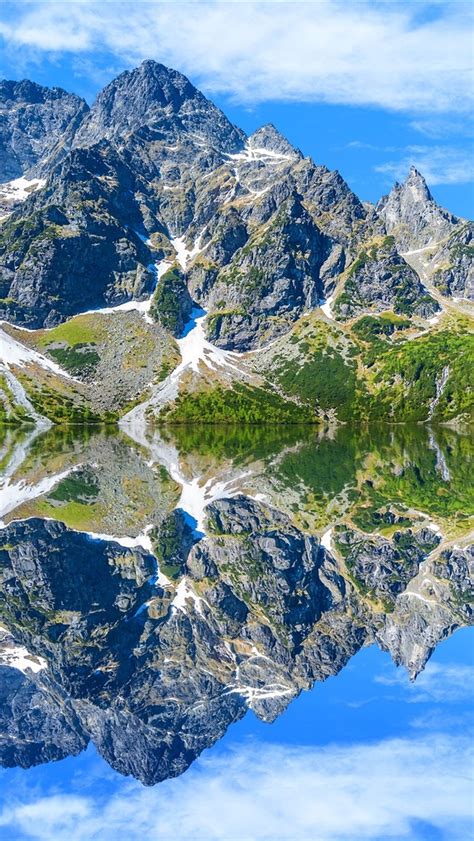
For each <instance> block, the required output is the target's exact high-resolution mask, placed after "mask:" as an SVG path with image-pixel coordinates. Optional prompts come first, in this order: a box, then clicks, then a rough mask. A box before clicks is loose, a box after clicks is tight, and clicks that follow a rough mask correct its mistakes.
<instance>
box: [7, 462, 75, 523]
mask: <svg viewBox="0 0 474 841" xmlns="http://www.w3.org/2000/svg"><path fill="white" fill-rule="evenodd" d="M79 467H80V465H76V466H75V467H73V468H69V469H68V470H64V471H63V472H62V473H56V474H55V475H54V476H47V477H46V478H45V479H42V480H41V481H40V482H37V483H36V485H29V484H27V483H26V482H24V481H20V482H16V483H14V484H12V483H11V481H10V478H9V477H6V478H5V479H2V480H0V518H2V517H4V516H5V514H9V513H10V512H11V511H14V510H15V508H18V506H19V505H22V504H23V503H24V502H31V500H33V499H37V498H38V497H39V496H43V494H46V493H49V491H50V490H52V489H53V488H54V487H55V485H57V484H58V482H60V481H61V480H62V479H66V477H67V476H69V474H70V473H73V472H74V471H75V470H78V469H79ZM4 527H5V523H4V522H3V520H2V519H0V528H4Z"/></svg>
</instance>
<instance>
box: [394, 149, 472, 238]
mask: <svg viewBox="0 0 474 841" xmlns="http://www.w3.org/2000/svg"><path fill="white" fill-rule="evenodd" d="M377 212H378V213H379V215H380V216H381V217H382V219H383V220H384V222H385V227H386V229H387V233H389V234H393V236H394V237H395V239H396V241H397V244H398V245H399V247H400V250H401V251H409V250H411V249H417V248H423V247H425V246H427V245H430V244H431V243H433V242H439V241H440V240H443V239H445V238H446V237H447V236H449V235H450V234H451V233H452V231H453V229H454V227H455V226H456V225H458V224H459V222H460V220H459V219H458V218H457V217H456V216H453V214H452V213H449V211H447V210H444V209H443V208H442V207H439V205H438V204H436V202H435V200H434V198H433V196H432V195H431V193H430V191H429V189H428V187H427V184H426V181H425V179H424V178H423V176H422V175H421V173H419V172H418V170H416V169H415V167H413V166H412V167H411V168H410V172H409V174H408V177H407V179H406V181H404V183H403V184H395V186H394V187H393V189H392V191H391V192H390V193H389V195H388V196H384V197H383V198H382V199H380V201H379V203H378V205H377Z"/></svg>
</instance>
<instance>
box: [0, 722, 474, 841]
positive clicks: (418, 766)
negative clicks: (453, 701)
mask: <svg viewBox="0 0 474 841" xmlns="http://www.w3.org/2000/svg"><path fill="white" fill-rule="evenodd" d="M472 754H473V747H472V742H471V740H470V739H468V738H467V737H459V738H450V737H448V736H430V737H427V738H414V739H392V740H386V741H383V742H379V743H375V744H359V745H351V746H343V747H338V746H329V747H326V748H322V749H319V750H317V749H314V748H296V747H293V746H291V747H290V746H274V745H264V744H260V743H259V744H252V743H251V744H248V745H245V746H241V747H239V748H238V749H236V750H234V751H233V752H230V751H226V752H225V753H221V754H220V755H219V754H218V755H217V756H216V754H214V753H209V754H206V755H205V757H203V758H201V760H200V761H199V762H198V763H196V765H195V766H193V768H191V770H190V771H189V772H188V773H187V774H185V775H184V776H183V777H180V778H179V779H177V780H170V781H167V782H166V783H163V784H161V785H160V786H157V787H155V788H153V789H144V788H142V787H141V786H139V785H138V784H137V783H133V782H130V781H128V780H124V781H120V783H119V786H118V791H117V793H115V794H113V795H112V796H109V797H108V798H101V797H100V796H98V795H97V794H96V793H95V792H96V788H95V787H91V792H92V793H91V794H89V795H84V796H77V795H74V796H71V795H69V794H63V795H61V794H55V795H53V796H51V797H42V798H39V799H35V800H33V799H32V800H31V801H30V802H25V801H24V800H23V802H19V801H18V800H15V798H14V793H13V792H11V791H6V792H5V795H6V798H5V801H6V802H9V805H8V806H5V808H4V810H3V812H2V813H1V814H0V835H1V832H2V828H3V831H4V832H6V833H8V832H10V833H11V835H7V836H6V837H14V838H18V839H20V838H25V839H36V841H53V839H54V841H116V839H117V838H119V837H125V838H127V839H129V841H135V839H140V841H142V839H143V838H148V839H151V841H161V839H166V841H170V839H176V841H181V840H182V839H183V841H184V839H186V841H198V839H199V841H204V839H205V841H314V839H318V841H353V839H354V838H357V839H358V841H364V839H365V841H369V839H372V841H375V839H376V841H382V839H385V838H387V839H388V838H397V839H402V838H404V839H413V841H414V839H416V838H418V837H419V836H418V834H417V829H416V822H417V821H423V822H426V823H428V824H431V825H432V826H433V827H434V828H435V829H436V830H438V831H439V832H440V833H443V838H444V839H446V841H448V839H452V841H454V839H458V838H463V837H464V838H467V837H468V836H469V826H470V803H471V801H470V771H471V770H472V761H473V756H472Z"/></svg>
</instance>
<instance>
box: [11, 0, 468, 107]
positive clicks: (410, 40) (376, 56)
mask: <svg viewBox="0 0 474 841" xmlns="http://www.w3.org/2000/svg"><path fill="white" fill-rule="evenodd" d="M432 10H433V3H431V2H430V3H429V2H423V1H422V2H418V3H413V4H409V3H388V2H385V3H380V2H369V0H362V1H361V2H354V1H353V2H342V0H318V2H292V3H291V4H290V3H280V2H210V1H209V2H208V0H203V2H190V3H189V2H188V3H168V2H159V0H149V2H144V3H136V2H134V3H129V2H105V3H104V2H99V0H82V2H79V0H77V2H68V3H56V2H47V0H35V1H34V2H23V3H21V4H18V3H17V4H11V3H6V4H4V5H3V13H2V20H1V21H0V35H1V36H3V39H4V42H5V44H6V46H7V47H8V48H10V49H14V50H15V49H16V50H17V51H18V52H19V54H20V55H21V54H22V52H23V51H25V50H34V51H43V52H48V53H50V54H54V53H61V52H72V53H74V54H76V55H79V54H81V53H82V54H86V53H87V54H88V55H93V54H94V53H96V52H97V53H99V54H100V53H103V52H106V53H108V54H109V55H112V56H114V57H119V58H120V60H121V61H123V62H124V63H126V64H128V65H132V64H135V63H137V62H139V61H140V60H141V59H143V58H156V59H158V60H160V61H163V62H165V63H167V64H170V65H172V66H174V67H177V68H179V69H181V70H183V71H184V72H186V73H188V74H189V75H190V76H191V77H192V78H193V79H194V80H195V81H197V82H199V83H200V85H201V86H203V87H204V88H205V89H206V90H207V91H208V92H210V93H216V92H219V93H224V94H228V95H231V96H233V97H234V98H236V99H237V100H239V101H241V102H249V103H250V102H261V101H264V100H295V99H297V100H300V101H321V102H333V103H345V104H359V105H360V104H364V105H374V106H381V107H384V108H391V109H396V110H405V111H410V112H414V111H432V112H443V111H453V110H458V111H467V110H468V109H469V108H470V104H471V102H472V83H471V78H470V68H471V67H472V63H471V62H472V59H471V52H470V50H471V43H470V27H469V23H468V17H469V15H470V11H469V6H468V4H466V3H463V2H456V0H451V2H447V3H440V4H438V7H437V10H436V14H433V11H432Z"/></svg>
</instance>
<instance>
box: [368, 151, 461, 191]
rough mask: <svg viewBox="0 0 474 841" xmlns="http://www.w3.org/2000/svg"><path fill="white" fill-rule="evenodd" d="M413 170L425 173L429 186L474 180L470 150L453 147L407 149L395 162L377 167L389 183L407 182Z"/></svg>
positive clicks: (376, 169) (377, 170)
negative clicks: (409, 171)
mask: <svg viewBox="0 0 474 841" xmlns="http://www.w3.org/2000/svg"><path fill="white" fill-rule="evenodd" d="M410 166H415V167H416V168H417V169H418V170H419V171H420V172H422V173H423V175H424V177H425V178H426V180H427V182H428V184H433V185H436V184H468V183H469V182H470V181H472V179H473V177H474V162H473V157H472V152H471V150H470V149H469V148H467V149H461V148H456V147H453V146H407V147H405V148H404V149H403V150H400V156H399V157H398V158H396V159H393V160H390V161H387V162H386V163H383V164H378V165H377V166H375V167H374V169H375V171H376V172H380V173H383V174H385V175H387V181H393V180H394V179H395V180H397V181H401V180H403V179H404V178H406V176H407V173H408V170H409V169H410Z"/></svg>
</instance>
